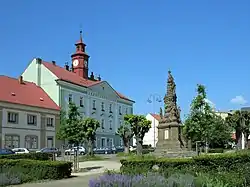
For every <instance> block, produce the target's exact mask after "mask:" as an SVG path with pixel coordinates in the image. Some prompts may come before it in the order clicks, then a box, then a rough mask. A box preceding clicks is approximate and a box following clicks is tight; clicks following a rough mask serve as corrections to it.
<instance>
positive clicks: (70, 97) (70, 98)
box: [69, 94, 73, 103]
mask: <svg viewBox="0 0 250 187" xmlns="http://www.w3.org/2000/svg"><path fill="white" fill-rule="evenodd" d="M72 100H73V99H72V94H69V103H71V102H72Z"/></svg>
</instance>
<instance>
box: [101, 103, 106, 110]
mask: <svg viewBox="0 0 250 187" xmlns="http://www.w3.org/2000/svg"><path fill="white" fill-rule="evenodd" d="M101 108H102V111H105V110H104V102H102V104H101Z"/></svg>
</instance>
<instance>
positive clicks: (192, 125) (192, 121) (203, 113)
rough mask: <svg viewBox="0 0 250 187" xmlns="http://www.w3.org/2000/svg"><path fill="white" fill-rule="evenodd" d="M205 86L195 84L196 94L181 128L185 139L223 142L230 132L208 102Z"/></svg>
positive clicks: (210, 142)
mask: <svg viewBox="0 0 250 187" xmlns="http://www.w3.org/2000/svg"><path fill="white" fill-rule="evenodd" d="M206 100H207V95H206V90H205V86H203V85H200V84H198V85H197V96H196V97H195V98H194V99H193V101H192V103H191V109H190V113H189V114H188V116H187V118H186V120H185V122H184V125H185V127H184V128H183V130H184V135H185V137H186V139H188V140H191V141H192V142H193V143H194V142H195V141H202V142H205V144H206V152H207V151H208V149H207V148H208V145H214V144H216V143H219V142H220V143H221V142H225V141H227V140H228V139H229V137H230V133H229V130H228V128H226V127H225V126H224V125H225V123H224V120H223V119H222V118H221V117H219V116H217V115H216V114H215V113H214V112H213V110H212V108H211V107H210V105H209V104H208V102H207V101H206Z"/></svg>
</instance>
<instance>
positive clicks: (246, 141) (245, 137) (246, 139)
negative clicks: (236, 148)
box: [244, 133, 248, 149]
mask: <svg viewBox="0 0 250 187" xmlns="http://www.w3.org/2000/svg"><path fill="white" fill-rule="evenodd" d="M244 139H245V145H244V149H248V134H247V133H245V134H244Z"/></svg>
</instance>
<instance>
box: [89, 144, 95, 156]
mask: <svg viewBox="0 0 250 187" xmlns="http://www.w3.org/2000/svg"><path fill="white" fill-rule="evenodd" d="M88 155H89V156H93V155H94V154H93V142H92V141H91V140H89V141H88Z"/></svg>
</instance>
